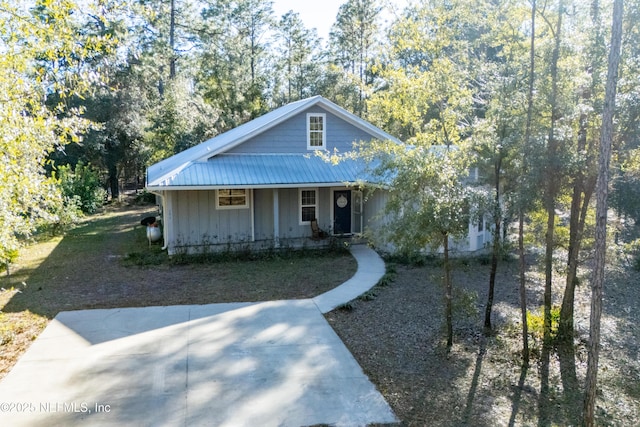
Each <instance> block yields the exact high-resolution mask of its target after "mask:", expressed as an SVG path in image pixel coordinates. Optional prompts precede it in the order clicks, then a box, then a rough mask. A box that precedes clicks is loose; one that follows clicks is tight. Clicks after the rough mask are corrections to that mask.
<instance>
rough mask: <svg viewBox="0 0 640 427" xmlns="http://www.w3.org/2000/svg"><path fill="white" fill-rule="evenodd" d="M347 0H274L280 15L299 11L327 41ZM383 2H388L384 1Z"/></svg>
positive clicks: (400, 2) (397, 0) (400, 0)
mask: <svg viewBox="0 0 640 427" xmlns="http://www.w3.org/2000/svg"><path fill="white" fill-rule="evenodd" d="M346 1H347V0H321V1H320V2H316V1H311V0H273V10H274V11H275V13H276V16H278V17H280V16H282V15H284V14H285V13H287V12H288V11H290V10H293V11H294V12H298V13H299V14H300V18H301V19H302V21H303V22H304V23H305V25H306V27H307V28H316V29H317V30H318V35H319V36H320V37H322V38H323V39H324V41H325V42H326V41H327V40H328V38H329V30H330V29H331V25H333V23H334V22H335V20H336V15H337V14H338V9H339V8H340V6H341V5H342V4H344V3H346ZM407 1H408V0H390V1H389V3H392V4H394V5H396V6H400V7H401V6H404V5H406V3H407ZM383 3H386V2H384V1H383ZM387 14H388V13H387Z"/></svg>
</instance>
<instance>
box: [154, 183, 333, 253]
mask: <svg viewBox="0 0 640 427" xmlns="http://www.w3.org/2000/svg"><path fill="white" fill-rule="evenodd" d="M317 191H318V205H317V214H318V224H319V226H320V227H321V228H322V229H324V230H329V229H330V224H331V218H330V205H329V204H330V203H331V199H330V190H329V188H318V189H317ZM251 195H252V197H250V202H249V207H248V208H243V209H216V192H215V191H214V190H210V191H205V190H200V191H196V190H193V191H186V190H182V191H168V192H166V193H165V195H164V203H163V205H164V212H163V219H162V221H163V223H164V233H165V236H164V237H165V244H166V245H167V246H168V249H169V254H170V255H172V254H175V253H177V252H180V251H183V250H186V251H188V252H197V251H201V250H204V249H205V248H207V249H213V250H215V247H216V246H218V247H219V249H226V248H229V247H231V248H234V247H237V248H245V247H255V248H258V249H259V248H267V247H271V246H273V245H274V243H275V239H274V222H273V219H274V209H273V195H274V190H273V189H256V190H252V191H251ZM278 200H279V203H278V206H279V214H280V215H279V220H278V226H279V236H278V237H279V241H280V242H281V243H282V244H283V245H291V246H298V245H300V246H301V245H303V244H304V245H306V244H309V245H310V246H313V245H314V244H313V243H311V242H308V240H309V239H310V238H311V226H310V225H309V224H300V218H299V215H300V214H299V209H300V200H299V189H297V188H286V189H284V188H281V189H278ZM252 221H253V227H252Z"/></svg>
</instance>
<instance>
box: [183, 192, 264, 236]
mask: <svg viewBox="0 0 640 427" xmlns="http://www.w3.org/2000/svg"><path fill="white" fill-rule="evenodd" d="M171 196H172V199H173V200H172V209H173V229H172V234H173V236H172V243H173V246H174V247H176V248H178V247H198V246H207V245H216V244H225V243H229V242H249V241H251V209H252V206H251V202H249V207H248V208H244V209H216V192H215V191H213V190H210V191H207V190H190V191H175V192H171Z"/></svg>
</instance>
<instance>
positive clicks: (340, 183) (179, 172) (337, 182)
mask: <svg viewBox="0 0 640 427" xmlns="http://www.w3.org/2000/svg"><path fill="white" fill-rule="evenodd" d="M372 139H379V140H392V141H396V142H398V143H400V141H399V140H397V139H396V138H395V137H393V136H392V135H389V134H388V133H386V132H384V131H383V130H381V129H379V128H377V127H375V126H373V125H372V124H370V123H368V122H367V121H365V120H363V119H361V118H359V117H357V116H356V115H354V114H352V113H350V112H348V111H346V110H345V109H343V108H341V107H339V106H337V105H336V104H334V103H332V102H330V101H328V100H327V99H325V98H323V97H321V96H314V97H311V98H307V99H303V100H300V101H296V102H292V103H290V104H287V105H285V106H283V107H280V108H278V109H275V110H273V111H271V112H270V113H267V114H265V115H263V116H261V117H258V118H256V119H254V120H252V121H250V122H247V123H245V124H243V125H241V126H238V127H237V128H235V129H232V130H230V131H228V132H225V133H223V134H220V135H218V136H216V137H214V138H212V139H209V140H207V141H205V142H203V143H201V144H199V145H196V146H194V147H191V148H189V149H187V150H185V151H183V152H181V153H178V154H176V155H174V156H172V157H169V158H167V159H165V160H162V161H160V162H158V163H156V164H154V165H152V166H150V167H149V168H148V171H147V184H146V188H147V190H148V191H150V192H153V193H155V194H156V195H158V196H160V199H161V211H162V225H163V233H164V242H165V247H166V248H167V249H168V252H169V254H175V253H177V252H180V251H189V252H192V251H201V250H205V249H206V250H216V249H225V248H231V249H239V248H254V249H260V248H269V247H280V246H290V247H298V246H305V245H310V246H313V245H316V244H318V239H317V238H314V233H313V230H312V226H311V225H312V222H313V223H314V225H315V223H316V222H317V225H318V227H319V228H320V229H322V230H324V231H325V232H326V234H327V235H334V236H357V235H359V234H361V233H362V232H363V231H364V230H365V228H366V227H376V226H378V225H379V219H378V217H379V215H378V213H379V212H380V211H381V210H382V209H383V207H384V203H385V200H386V197H385V191H384V190H381V191H375V192H373V193H372V194H371V196H370V197H364V195H363V191H366V188H367V184H372V183H367V182H366V177H365V165H363V164H362V163H361V162H359V161H357V160H348V161H341V162H339V163H337V164H334V163H331V162H327V161H326V160H325V159H324V158H322V156H319V155H317V151H318V150H322V151H326V152H329V153H331V152H333V151H334V150H337V151H339V152H341V153H345V152H348V151H350V150H352V149H353V144H354V142H358V141H370V140H372ZM478 228H479V227H478V225H470V235H469V239H468V243H469V247H468V250H475V249H479V248H482V247H483V246H484V242H485V240H486V241H488V238H489V237H488V236H487V231H486V227H484V228H481V229H480V230H478ZM316 237H317V234H316Z"/></svg>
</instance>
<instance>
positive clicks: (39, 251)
mask: <svg viewBox="0 0 640 427" xmlns="http://www.w3.org/2000/svg"><path fill="white" fill-rule="evenodd" d="M153 214H154V212H153V210H152V209H151V208H149V207H144V206H124V207H120V208H110V209H108V210H105V212H103V213H101V214H100V215H96V216H93V217H89V218H87V219H86V220H85V221H84V222H83V223H82V224H80V226H79V227H77V228H76V229H74V230H72V231H71V232H70V233H68V234H67V235H66V236H65V237H64V238H62V237H56V238H52V239H48V240H46V241H42V242H40V243H38V244H34V245H32V246H31V247H29V248H28V249H27V250H25V251H24V252H23V254H22V256H21V258H20V259H19V261H18V263H17V265H15V266H13V267H12V270H11V273H12V275H11V276H10V277H6V276H3V277H2V278H0V286H1V287H2V288H3V290H2V291H1V292H0V309H1V310H2V313H0V334H1V336H0V339H1V340H2V341H1V344H0V378H1V377H2V376H4V375H6V373H7V372H8V371H9V370H10V369H11V367H12V366H13V365H14V364H15V362H16V360H17V359H18V358H19V357H20V355H21V354H22V353H23V352H24V351H25V350H26V349H27V348H28V346H29V344H30V343H31V342H32V341H33V339H35V338H36V337H37V336H38V334H39V333H40V332H41V331H42V330H43V329H44V327H45V326H46V325H47V323H48V322H49V320H50V319H52V318H53V317H54V316H55V315H56V314H57V313H58V312H60V311H63V310H79V309H90V308H113V307H135V306H151V305H173V304H207V303H215V302H240V301H266V300H276V299H295V298H309V297H313V296H316V295H318V294H321V293H323V292H325V291H327V290H329V289H331V288H333V287H335V286H336V285H338V284H340V283H342V282H343V281H345V280H346V279H348V278H349V277H351V275H352V274H353V273H354V272H355V269H356V264H355V261H354V260H353V258H352V257H351V256H350V255H348V254H345V253H324V254H322V255H321V256H320V254H319V253H313V254H309V253H307V254H302V255H299V254H294V253H284V254H282V255H279V256H271V257H262V258H259V259H256V260H252V261H241V260H236V259H231V258H230V259H222V260H217V261H216V262H209V263H206V262H205V263H193V262H192V263H185V264H181V263H176V262H175V261H173V262H169V261H168V260H167V259H166V256H165V255H164V254H163V253H162V252H161V251H160V250H159V248H158V247H152V248H149V247H148V243H147V241H146V238H145V230H144V228H143V227H141V226H140V225H139V221H140V219H141V218H142V217H144V216H146V215H153ZM481 261H482V260H481V259H474V258H463V259H458V260H457V261H456V265H455V268H454V283H455V285H456V286H455V287H456V291H455V292H454V299H455V301H454V322H455V323H454V325H455V344H454V347H453V349H452V351H451V352H450V353H447V352H446V348H445V345H444V341H443V336H444V334H443V330H442V323H443V322H442V319H443V316H442V299H443V293H442V287H441V285H440V283H441V267H440V265H439V262H438V261H437V260H432V261H429V262H427V263H426V264H424V265H419V266H416V265H403V264H388V271H389V272H390V274H388V275H387V276H386V279H393V280H385V284H386V285H385V286H382V285H379V286H377V287H376V288H374V289H373V291H371V292H367V293H366V294H365V295H363V296H362V297H361V298H359V299H357V300H355V301H352V302H351V303H350V304H345V306H343V308H341V309H337V310H334V311H333V312H331V313H328V314H327V315H326V317H327V319H328V321H329V323H330V324H331V325H332V326H333V328H334V329H335V330H336V331H337V333H338V334H339V335H340V337H341V338H342V339H343V341H344V342H345V344H346V345H347V347H348V348H349V349H350V350H351V352H352V353H353V354H354V356H355V357H356V359H357V360H358V362H359V363H360V365H361V366H362V368H363V369H364V371H365V373H366V374H367V375H368V376H369V377H370V378H371V380H372V381H373V382H374V383H375V384H376V386H377V387H378V389H379V390H380V391H381V392H382V394H383V395H384V396H385V398H386V399H387V401H388V402H389V403H390V404H391V406H392V407H393V410H394V411H395V413H396V415H397V416H398V417H399V418H400V419H401V420H402V425H404V426H424V425H429V426H507V425H509V426H510V425H518V426H534V425H549V426H555V425H563V426H564V425H576V424H577V422H578V416H579V413H580V409H581V406H582V402H581V393H582V387H583V380H584V373H585V369H586V360H587V359H586V357H587V356H586V350H585V343H586V339H587V337H588V316H589V298H590V290H589V287H588V278H585V279H584V280H583V284H582V285H581V286H580V287H579V288H578V290H577V294H576V327H577V330H578V334H579V336H578V337H577V339H576V341H575V346H574V347H573V349H572V350H573V354H567V353H566V352H561V351H558V352H556V353H554V354H553V355H552V357H551V359H550V362H549V385H550V387H549V390H550V391H549V395H548V396H546V397H545V398H544V399H543V398H541V394H540V384H541V374H542V372H543V370H542V369H541V368H542V367H543V366H544V362H543V360H542V359H541V357H540V352H539V349H540V343H539V342H536V341H535V340H534V341H533V342H532V346H533V358H532V360H531V365H530V367H529V368H528V369H523V368H522V365H521V360H520V357H519V351H520V346H521V344H520V335H519V330H520V325H519V302H518V301H519V300H518V281H517V263H516V262H506V263H502V264H501V266H500V268H499V276H498V279H497V286H496V300H495V305H494V327H495V328H496V333H495V334H493V335H492V336H490V337H485V336H484V335H483V334H482V332H481V331H482V328H481V325H482V322H481V314H482V313H483V309H484V303H485V300H486V288H487V283H488V275H489V266H488V265H486V263H483V262H481ZM619 261H620V260H619ZM541 277H542V276H541V272H538V271H536V270H535V269H534V268H531V269H530V271H529V273H528V279H529V285H528V286H529V293H528V305H529V309H530V310H532V311H536V310H538V309H539V307H540V306H541V304H542V287H543V285H542V282H543V280H542V279H541ZM557 277H558V283H557V284H556V285H557V287H556V289H554V297H555V298H556V300H555V302H554V303H555V304H558V303H559V298H560V295H561V291H562V283H560V282H561V275H560V274H557ZM639 286H640V273H638V271H635V270H633V269H632V268H630V266H629V265H627V264H624V263H622V262H620V263H615V264H613V266H611V267H610V270H609V274H608V276H607V284H606V288H605V307H604V315H603V322H602V328H603V330H602V339H603V343H602V352H601V358H600V372H599V385H600V391H599V395H598V399H599V400H598V409H597V419H598V423H599V425H603V426H606V425H610V426H631V425H640V346H639V345H638V342H639V335H638V333H637V325H638V324H639V323H640V289H639ZM561 367H562V368H561ZM572 372H575V378H572V375H571V373H572ZM540 414H544V415H543V416H542V417H540Z"/></svg>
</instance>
